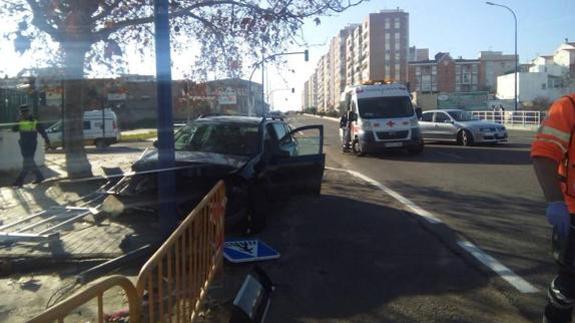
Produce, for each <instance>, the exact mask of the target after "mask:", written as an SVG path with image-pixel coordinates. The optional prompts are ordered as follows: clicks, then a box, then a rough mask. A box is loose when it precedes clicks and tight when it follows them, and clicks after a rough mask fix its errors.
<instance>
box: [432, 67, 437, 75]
mask: <svg viewBox="0 0 575 323" xmlns="http://www.w3.org/2000/svg"><path fill="white" fill-rule="evenodd" d="M431 74H433V75H436V74H437V66H432V67H431Z"/></svg>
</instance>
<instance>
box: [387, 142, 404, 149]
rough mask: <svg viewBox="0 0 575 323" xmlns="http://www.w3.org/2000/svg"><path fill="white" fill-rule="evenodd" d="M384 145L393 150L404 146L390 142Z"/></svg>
mask: <svg viewBox="0 0 575 323" xmlns="http://www.w3.org/2000/svg"><path fill="white" fill-rule="evenodd" d="M383 145H384V146H385V147H388V148H392V147H401V146H403V143H401V142H388V143H386V144H383Z"/></svg>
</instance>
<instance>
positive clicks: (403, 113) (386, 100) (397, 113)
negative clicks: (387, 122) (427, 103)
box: [357, 96, 413, 119]
mask: <svg viewBox="0 0 575 323" xmlns="http://www.w3.org/2000/svg"><path fill="white" fill-rule="evenodd" d="M357 102H358V105H359V115H360V116H361V118H363V119H381V118H405V117H411V116H413V107H412V106H411V101H410V99H409V97H406V96H394V97H376V98H365V99H358V100H357Z"/></svg>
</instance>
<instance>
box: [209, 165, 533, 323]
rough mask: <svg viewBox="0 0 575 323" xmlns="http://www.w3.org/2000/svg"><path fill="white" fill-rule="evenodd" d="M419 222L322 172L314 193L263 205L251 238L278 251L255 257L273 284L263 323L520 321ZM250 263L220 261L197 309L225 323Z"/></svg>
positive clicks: (445, 239)
mask: <svg viewBox="0 0 575 323" xmlns="http://www.w3.org/2000/svg"><path fill="white" fill-rule="evenodd" d="M423 222H424V220H422V219H421V218H419V217H418V216H415V215H413V214H411V213H409V212H407V211H405V210H404V209H403V206H402V205H401V204H399V202H397V201H396V200H394V199H392V198H391V197H390V196H387V195H385V194H384V193H382V192H381V191H380V190H379V189H377V188H374V187H372V186H370V185H368V184H367V183H365V182H362V181H360V180H358V179H356V178H355V177H352V176H351V175H349V174H347V173H344V172H338V171H331V170H327V171H326V173H325V177H324V184H323V188H322V195H321V197H320V198H312V197H297V198H293V199H291V200H290V202H288V203H287V206H286V207H285V208H283V209H282V210H281V211H279V212H274V211H272V210H270V212H269V218H268V227H266V229H265V230H264V231H263V232H262V233H261V234H260V235H259V237H260V238H261V239H262V240H263V241H265V242H266V243H268V244H270V245H271V246H272V247H274V248H276V250H278V251H279V252H280V254H281V258H280V259H278V260H271V261H267V262H262V263H259V264H258V265H259V266H260V267H261V268H263V269H264V271H266V272H267V273H268V274H269V276H270V278H271V280H272V281H273V282H274V283H275V285H276V291H275V293H274V294H273V295H272V303H271V304H272V305H271V308H270V310H269V314H268V317H267V321H270V322H494V321H497V322H527V321H528V320H527V319H525V318H523V317H522V316H521V315H520V313H518V310H517V309H516V308H515V307H513V306H512V304H511V303H510V301H509V300H508V299H507V298H506V297H505V296H503V294H502V293H500V292H499V291H498V290H497V289H496V288H495V287H494V286H493V285H494V282H493V281H494V280H496V279H497V278H496V277H494V276H493V275H492V274H491V273H487V272H484V271H482V270H479V269H477V268H478V267H475V266H474V265H471V264H470V261H469V259H465V258H463V257H461V256H460V255H459V254H458V253H457V252H455V251H454V250H455V248H452V247H451V246H449V245H448V244H449V242H450V241H451V240H455V237H450V236H449V235H450V233H449V231H448V230H445V231H446V232H445V233H444V236H442V237H441V239H439V238H438V237H437V236H436V234H435V233H432V232H430V231H429V230H428V229H427V227H426V226H425V225H423V224H422V223H423ZM250 268H251V265H250V264H230V263H227V262H226V263H225V265H224V275H223V277H220V279H219V280H217V281H216V282H215V284H214V285H213V286H212V289H211V293H210V294H209V299H208V302H207V303H206V304H207V305H206V306H205V308H204V310H206V311H208V310H209V311H208V312H209V313H211V314H208V315H207V316H206V317H205V319H204V321H205V322H227V320H228V318H229V308H230V304H231V303H232V301H233V299H234V297H235V294H236V293H237V292H238V290H239V288H240V286H241V283H242V282H243V279H244V278H245V275H246V274H247V272H248V271H249V269H250Z"/></svg>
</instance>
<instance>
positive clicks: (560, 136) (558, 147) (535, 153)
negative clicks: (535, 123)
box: [531, 94, 575, 213]
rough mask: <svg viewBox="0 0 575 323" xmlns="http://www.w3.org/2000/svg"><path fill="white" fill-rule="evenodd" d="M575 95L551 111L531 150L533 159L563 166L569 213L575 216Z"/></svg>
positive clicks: (563, 185) (560, 173) (558, 101)
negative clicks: (538, 158) (548, 160)
mask: <svg viewBox="0 0 575 323" xmlns="http://www.w3.org/2000/svg"><path fill="white" fill-rule="evenodd" d="M574 132H575V94H571V95H569V96H568V97H562V98H560V99H558V100H557V101H555V102H554V103H553V104H552V105H551V107H550V108H549V112H548V114H547V118H545V120H544V121H543V123H542V124H541V126H540V127H539V130H538V131H537V135H536V136H535V140H534V141H533V144H532V146H531V157H546V158H549V159H552V160H555V161H556V162H558V163H559V169H558V174H559V176H560V177H561V178H562V180H563V183H562V184H561V188H562V190H563V196H564V199H565V203H567V207H568V208H569V212H571V213H575V138H573V133H574Z"/></svg>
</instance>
